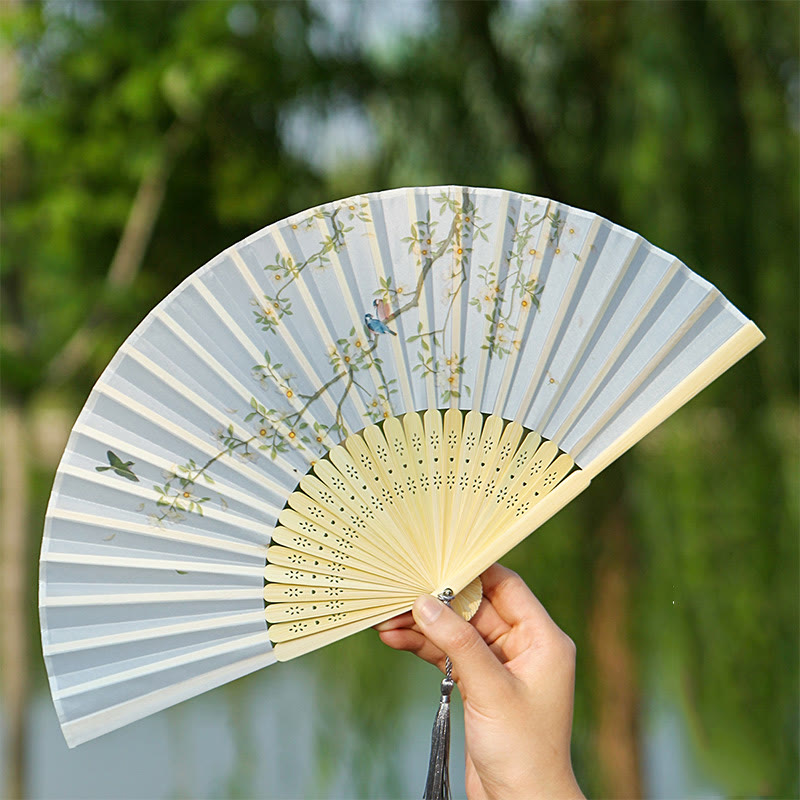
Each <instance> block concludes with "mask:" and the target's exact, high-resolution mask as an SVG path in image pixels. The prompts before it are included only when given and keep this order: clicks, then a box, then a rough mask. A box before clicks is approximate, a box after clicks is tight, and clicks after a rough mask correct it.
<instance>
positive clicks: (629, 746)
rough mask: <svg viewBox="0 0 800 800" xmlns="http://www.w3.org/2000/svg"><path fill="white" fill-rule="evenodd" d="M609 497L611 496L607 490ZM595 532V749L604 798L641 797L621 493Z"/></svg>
mask: <svg viewBox="0 0 800 800" xmlns="http://www.w3.org/2000/svg"><path fill="white" fill-rule="evenodd" d="M606 497H607V498H608V497H609V495H606ZM603 505H604V509H603V513H602V514H601V515H598V516H597V517H596V519H597V520H599V526H597V525H596V526H595V528H594V535H595V536H596V537H597V539H596V544H597V547H598V548H599V551H598V553H597V556H596V559H595V567H594V576H593V577H594V581H593V584H594V597H593V601H592V612H591V616H590V619H589V641H590V646H591V648H592V656H593V660H594V664H595V676H596V687H595V698H596V706H595V709H596V710H595V717H596V727H595V753H596V757H597V761H598V765H599V771H600V776H601V781H602V783H601V793H602V795H603V796H604V797H613V798H641V797H643V796H644V793H643V788H642V770H641V746H640V736H639V687H638V681H637V674H636V673H637V669H636V655H635V653H634V651H633V647H632V643H631V636H630V618H629V609H630V594H631V583H632V575H633V552H632V547H631V531H630V529H629V526H628V515H627V513H626V509H625V504H624V502H623V500H622V497H621V496H620V494H619V493H615V494H612V495H611V496H610V502H607V503H604V504H603Z"/></svg>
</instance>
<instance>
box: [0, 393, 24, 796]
mask: <svg viewBox="0 0 800 800" xmlns="http://www.w3.org/2000/svg"><path fill="white" fill-rule="evenodd" d="M0 419H1V420H2V422H0V433H1V435H2V438H1V439H0V441H2V442H3V446H2V447H0V469H1V470H2V471H1V472H0V479H1V480H2V494H0V537H1V538H0V576H2V577H0V608H2V609H3V614H2V620H3V627H2V639H0V664H2V689H3V716H4V718H5V728H6V730H5V754H4V770H5V776H6V781H5V783H6V785H5V795H4V796H5V797H7V798H9V800H15V798H21V797H24V795H25V744H26V738H27V737H26V731H27V716H26V711H27V705H28V702H27V701H28V689H29V684H28V673H29V664H28V660H29V653H28V641H27V636H28V628H29V625H28V615H27V609H28V603H27V602H26V599H27V596H28V593H27V592H26V587H25V575H26V572H27V570H26V564H27V532H28V482H27V477H28V476H27V452H26V447H25V420H24V416H23V412H22V409H21V407H20V406H19V405H17V404H15V403H13V402H8V401H6V403H5V407H4V408H3V412H2V417H1V418H0Z"/></svg>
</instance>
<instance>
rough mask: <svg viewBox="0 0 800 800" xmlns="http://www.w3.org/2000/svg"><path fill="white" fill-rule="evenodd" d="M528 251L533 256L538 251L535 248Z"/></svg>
mask: <svg viewBox="0 0 800 800" xmlns="http://www.w3.org/2000/svg"><path fill="white" fill-rule="evenodd" d="M528 252H529V253H530V254H531V255H532V256H535V255H536V251H535V250H534V249H533V248H531V249H530V250H528Z"/></svg>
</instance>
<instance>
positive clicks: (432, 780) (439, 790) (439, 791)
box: [422, 589, 455, 800]
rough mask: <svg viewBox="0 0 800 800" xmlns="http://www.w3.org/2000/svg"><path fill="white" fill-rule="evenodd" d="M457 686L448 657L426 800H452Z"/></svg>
mask: <svg viewBox="0 0 800 800" xmlns="http://www.w3.org/2000/svg"><path fill="white" fill-rule="evenodd" d="M439 599H440V600H441V601H442V602H443V603H445V604H446V605H448V606H449V605H450V601H451V600H452V599H453V592H452V591H451V590H450V589H445V591H444V592H443V593H442V594H441V595H439ZM454 686H455V682H454V681H453V664H452V662H451V661H450V656H445V674H444V678H443V679H442V685H441V697H440V699H439V710H438V711H437V712H436V719H435V720H434V723H433V730H432V731H431V755H430V761H429V763H428V777H427V779H426V781H425V792H424V794H423V796H422V798H423V800H450V695H451V694H452V693H453V687H454Z"/></svg>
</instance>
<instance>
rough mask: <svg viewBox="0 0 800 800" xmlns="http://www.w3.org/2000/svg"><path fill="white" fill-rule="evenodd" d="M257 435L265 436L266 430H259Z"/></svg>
mask: <svg viewBox="0 0 800 800" xmlns="http://www.w3.org/2000/svg"><path fill="white" fill-rule="evenodd" d="M258 435H259V436H266V435H267V429H266V428H262V429H261V430H260V431H259V432H258Z"/></svg>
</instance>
